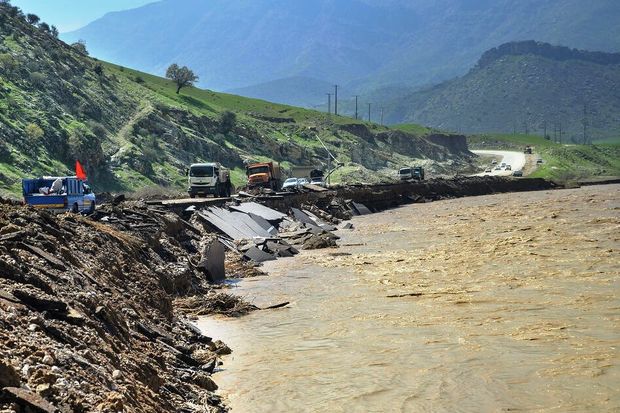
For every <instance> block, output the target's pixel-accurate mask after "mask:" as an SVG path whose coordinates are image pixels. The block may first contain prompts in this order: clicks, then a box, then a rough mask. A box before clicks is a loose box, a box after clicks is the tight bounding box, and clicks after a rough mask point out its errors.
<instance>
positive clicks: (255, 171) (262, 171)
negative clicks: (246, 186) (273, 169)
mask: <svg viewBox="0 0 620 413" xmlns="http://www.w3.org/2000/svg"><path fill="white" fill-rule="evenodd" d="M268 173H269V167H268V166H257V167H255V168H249V169H248V175H255V174H268Z"/></svg>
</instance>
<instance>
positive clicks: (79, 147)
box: [67, 124, 105, 168]
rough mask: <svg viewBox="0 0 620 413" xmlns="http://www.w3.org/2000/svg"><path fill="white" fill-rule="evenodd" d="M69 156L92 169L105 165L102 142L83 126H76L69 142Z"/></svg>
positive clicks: (71, 132)
mask: <svg viewBox="0 0 620 413" xmlns="http://www.w3.org/2000/svg"><path fill="white" fill-rule="evenodd" d="M67 143H68V145H69V155H70V156H71V157H73V158H74V159H77V160H79V161H80V162H83V163H84V164H86V165H88V166H90V167H91V168H97V167H99V166H102V165H103V164H104V163H105V156H104V154H103V149H102V148H101V142H100V140H99V139H98V138H97V136H95V135H94V134H93V133H92V132H91V130H90V129H88V128H87V127H86V126H84V125H82V124H78V125H74V127H73V128H72V129H71V131H70V133H69V138H68V140H67Z"/></svg>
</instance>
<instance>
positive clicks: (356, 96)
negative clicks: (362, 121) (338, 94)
mask: <svg viewBox="0 0 620 413" xmlns="http://www.w3.org/2000/svg"><path fill="white" fill-rule="evenodd" d="M357 98H359V96H358V95H355V119H357Z"/></svg>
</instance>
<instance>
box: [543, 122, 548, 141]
mask: <svg viewBox="0 0 620 413" xmlns="http://www.w3.org/2000/svg"><path fill="white" fill-rule="evenodd" d="M543 138H545V139H547V119H545V120H544V121H543Z"/></svg>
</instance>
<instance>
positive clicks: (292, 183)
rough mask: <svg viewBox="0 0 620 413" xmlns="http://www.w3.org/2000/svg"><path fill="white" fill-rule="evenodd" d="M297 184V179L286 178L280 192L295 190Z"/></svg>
mask: <svg viewBox="0 0 620 413" xmlns="http://www.w3.org/2000/svg"><path fill="white" fill-rule="evenodd" d="M297 182H298V179H297V178H288V179H287V180H286V181H284V184H283V185H282V190H283V191H295V190H297Z"/></svg>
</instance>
